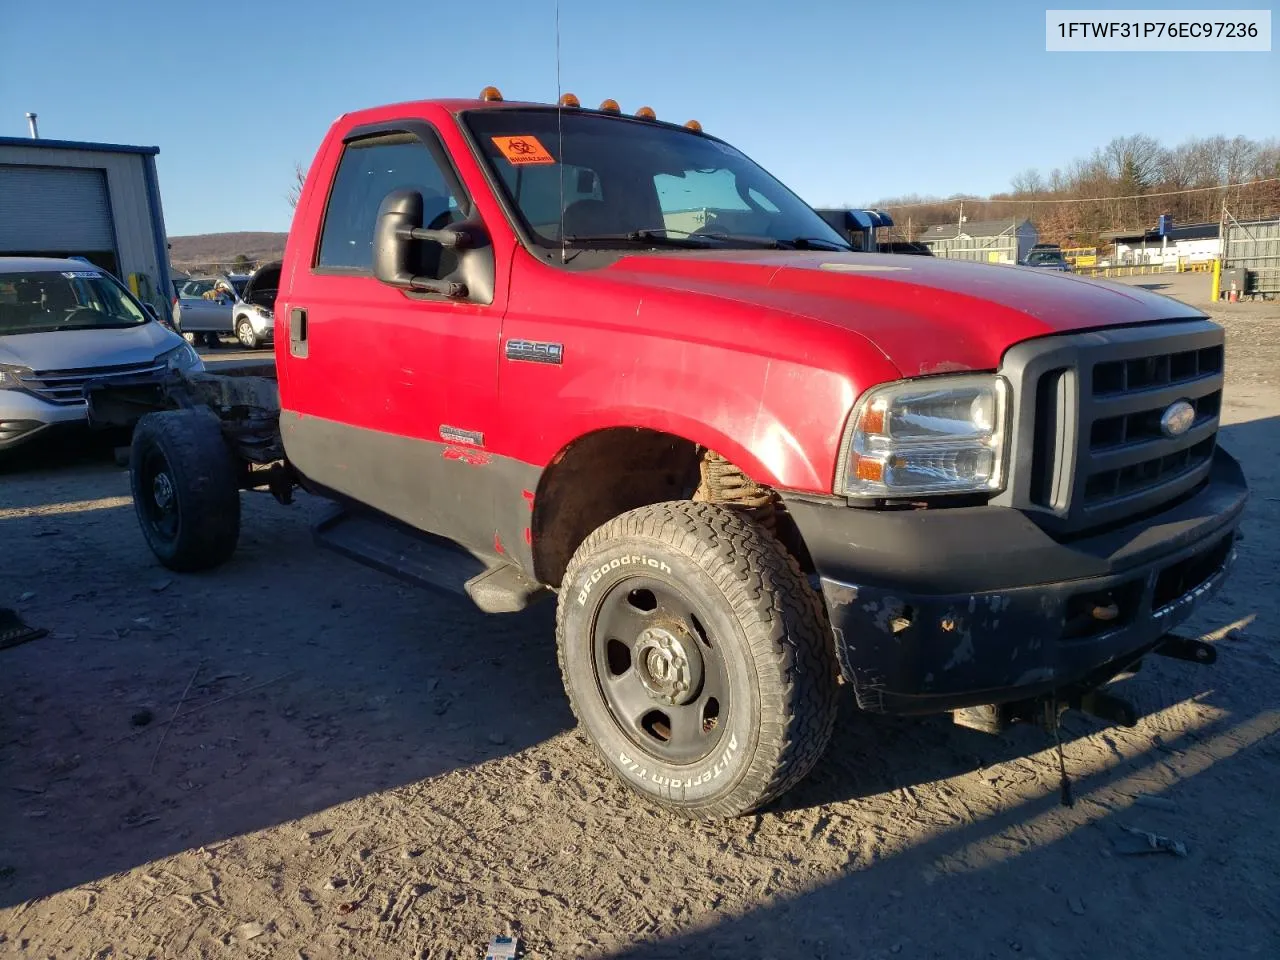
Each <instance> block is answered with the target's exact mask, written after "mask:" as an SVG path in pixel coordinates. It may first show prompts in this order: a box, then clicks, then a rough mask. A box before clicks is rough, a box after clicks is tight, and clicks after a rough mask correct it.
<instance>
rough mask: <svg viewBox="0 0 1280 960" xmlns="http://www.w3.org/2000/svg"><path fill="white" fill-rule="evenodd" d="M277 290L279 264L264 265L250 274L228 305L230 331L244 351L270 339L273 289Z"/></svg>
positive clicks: (272, 337)
mask: <svg viewBox="0 0 1280 960" xmlns="http://www.w3.org/2000/svg"><path fill="white" fill-rule="evenodd" d="M279 287H280V261H278V260H277V261H274V262H272V263H264V264H263V265H262V266H261V267H259V268H258V269H257V270H255V271H254V273H253V275H252V276H251V277H250V278H249V282H248V283H246V284H245V285H244V288H243V289H242V290H241V291H240V295H239V296H238V297H236V300H235V303H233V304H232V305H231V328H232V331H233V332H234V333H235V335H236V339H237V340H239V341H240V345H241V346H242V347H245V348H246V349H248V350H255V349H257V348H258V347H260V346H263V345H264V344H268V343H271V342H272V341H273V340H274V333H275V313H274V311H275V305H276V290H277V289H278V288H279Z"/></svg>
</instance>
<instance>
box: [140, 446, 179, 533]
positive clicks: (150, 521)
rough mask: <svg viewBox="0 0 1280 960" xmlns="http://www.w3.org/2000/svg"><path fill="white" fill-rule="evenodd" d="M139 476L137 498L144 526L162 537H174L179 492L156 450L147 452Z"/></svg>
mask: <svg viewBox="0 0 1280 960" xmlns="http://www.w3.org/2000/svg"><path fill="white" fill-rule="evenodd" d="M139 479H140V483H139V486H140V489H139V499H140V501H141V504H142V513H143V517H144V518H145V519H146V522H147V526H148V527H150V528H151V530H152V532H154V533H155V534H156V536H158V537H161V538H162V539H164V540H173V539H175V538H176V537H177V535H178V524H179V517H178V491H177V488H176V487H175V485H174V482H173V474H172V473H171V472H170V470H169V462H168V461H167V460H166V459H165V457H164V454H162V453H160V452H159V451H158V450H151V451H148V453H147V455H146V456H145V457H144V458H143V461H142V471H141V475H140V478H139Z"/></svg>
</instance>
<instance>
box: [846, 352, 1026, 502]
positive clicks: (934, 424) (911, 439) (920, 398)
mask: <svg viewBox="0 0 1280 960" xmlns="http://www.w3.org/2000/svg"><path fill="white" fill-rule="evenodd" d="M1008 391H1009V385H1008V384H1007V383H1006V382H1005V381H1004V379H1003V378H1002V377H997V376H991V375H981V376H961V377H932V378H929V379H925V380H910V381H903V382H900V383H890V384H886V385H885V386H882V387H875V388H874V389H871V390H868V391H867V392H866V393H865V394H864V395H863V396H862V398H861V399H859V401H858V403H857V406H855V407H854V410H853V416H852V417H851V418H850V422H849V434H848V437H847V438H846V441H845V444H844V449H845V451H846V453H845V460H844V463H843V464H842V468H843V469H842V474H841V477H840V486H841V488H842V489H841V490H840V492H841V493H843V494H845V495H846V496H851V497H918V496H926V495H935V494H945V493H993V492H995V491H998V490H1000V489H1002V488H1003V487H1004V472H1005V459H1006V450H1005V447H1006V445H1007V443H1008V438H1007V433H1006V426H1005V420H1006V410H1007V407H1008Z"/></svg>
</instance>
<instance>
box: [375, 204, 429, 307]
mask: <svg viewBox="0 0 1280 960" xmlns="http://www.w3.org/2000/svg"><path fill="white" fill-rule="evenodd" d="M421 227H422V194H420V193H418V191H416V190H393V191H391V192H390V193H389V194H387V195H386V196H385V197H384V198H383V200H382V203H381V204H380V205H379V206H378V219H377V222H376V223H375V225H374V228H373V275H374V276H375V277H377V278H378V279H379V280H380V281H382V282H383V283H385V284H387V285H388V286H392V287H402V288H404V289H409V288H410V287H412V286H413V277H414V271H413V240H412V238H411V237H412V235H411V233H410V231H411V230H414V229H420V228H421Z"/></svg>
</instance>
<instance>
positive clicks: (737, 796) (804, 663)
mask: <svg viewBox="0 0 1280 960" xmlns="http://www.w3.org/2000/svg"><path fill="white" fill-rule="evenodd" d="M556 636H557V645H558V652H559V658H560V670H561V675H562V677H563V679H564V685H565V690H566V691H567V693H568V695H569V702H570V705H571V706H572V708H573V712H574V715H575V716H576V717H577V718H578V721H579V723H580V724H581V725H582V728H583V730H584V732H585V733H586V734H587V736H588V738H589V739H590V740H591V741H592V743H593V744H594V745H595V747H596V748H597V750H598V751H599V752H600V754H601V755H602V756H603V758H604V760H605V762H606V763H607V764H608V765H609V766H610V767H611V768H612V769H613V771H614V773H615V774H616V775H617V776H618V777H619V779H621V780H622V781H623V782H624V783H625V784H627V786H629V787H630V788H631V789H633V790H635V791H636V792H637V793H639V794H641V795H642V796H644V797H646V798H648V799H649V800H651V801H654V802H656V803H657V804H659V805H661V806H663V807H665V808H667V809H668V810H671V811H673V812H675V813H678V814H680V815H682V816H685V817H690V818H697V819H712V818H717V817H734V816H740V815H742V814H746V813H750V812H751V811H753V810H756V809H758V808H759V807H761V806H764V805H765V804H766V803H768V802H769V801H771V800H773V799H774V798H776V797H778V796H780V795H781V794H783V793H785V792H786V791H787V790H789V789H790V788H791V787H792V786H794V785H795V784H796V783H798V782H799V781H800V780H801V779H803V778H804V777H805V775H806V774H808V772H809V771H810V770H811V769H812V768H813V766H814V764H815V763H816V762H817V761H818V759H819V758H820V757H821V755H822V754H823V752H824V751H825V750H826V746H827V743H828V742H829V740H830V738H831V731H832V728H833V726H834V723H835V718H836V711H837V691H838V686H837V680H836V672H837V671H836V663H835V652H834V645H833V643H832V640H831V636H830V631H829V630H828V628H827V627H826V620H825V617H824V616H823V613H822V610H821V607H820V606H819V601H818V598H817V597H816V595H815V594H814V593H813V590H812V589H811V588H810V587H809V585H808V583H807V582H806V581H805V579H804V576H803V574H802V573H801V572H800V569H799V567H798V565H797V564H796V562H795V560H794V558H792V557H791V556H790V554H788V553H787V552H786V551H785V549H784V548H783V547H782V546H781V544H779V543H778V541H777V540H776V539H774V537H773V536H772V535H770V534H769V533H767V532H766V531H764V530H763V529H762V528H761V527H760V526H759V525H757V524H756V523H754V522H753V521H752V520H750V519H749V518H748V517H746V516H744V515H743V514H741V513H738V512H735V511H733V510H731V509H729V508H726V507H720V506H716V505H714V504H709V503H694V502H691V501H678V502H670V503H661V504H656V505H653V506H647V507H641V508H639V509H636V510H632V511H629V512H628V513H624V514H622V515H621V516H619V517H617V518H615V519H613V520H611V521H609V522H608V523H606V524H605V525H604V526H602V527H600V528H599V529H597V530H596V531H595V532H594V533H592V534H591V535H590V536H589V537H587V539H586V540H585V541H584V542H583V543H582V545H581V546H580V547H579V548H578V550H577V552H576V553H575V554H574V556H573V559H572V561H571V562H570V564H569V568H568V570H567V571H566V573H565V577H564V581H563V583H562V585H561V589H560V600H559V607H558V611H557V615H556Z"/></svg>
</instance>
